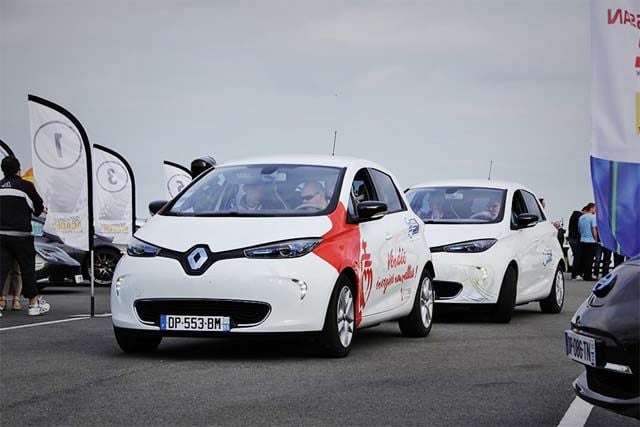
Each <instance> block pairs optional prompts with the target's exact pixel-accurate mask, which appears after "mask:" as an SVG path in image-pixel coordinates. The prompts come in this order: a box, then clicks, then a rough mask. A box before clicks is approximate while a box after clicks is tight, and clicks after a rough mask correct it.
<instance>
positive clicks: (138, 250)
mask: <svg viewBox="0 0 640 427" xmlns="http://www.w3.org/2000/svg"><path fill="white" fill-rule="evenodd" d="M159 252H160V248H159V247H157V246H153V245H152V244H150V243H147V242H143V241H142V240H139V239H136V238H135V237H132V238H131V241H129V245H128V246H127V255H129V256H139V257H154V256H156V255H158V253H159Z"/></svg>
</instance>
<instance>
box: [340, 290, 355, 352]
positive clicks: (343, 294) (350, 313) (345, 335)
mask: <svg viewBox="0 0 640 427" xmlns="http://www.w3.org/2000/svg"><path fill="white" fill-rule="evenodd" d="M336 311H337V316H338V337H339V338H340V343H341V344H342V345H343V347H349V345H350V344H351V339H352V338H353V327H354V319H355V316H354V306H353V294H352V293H351V289H349V287H348V286H344V287H343V288H342V290H340V296H339V297H338V307H337V310H336Z"/></svg>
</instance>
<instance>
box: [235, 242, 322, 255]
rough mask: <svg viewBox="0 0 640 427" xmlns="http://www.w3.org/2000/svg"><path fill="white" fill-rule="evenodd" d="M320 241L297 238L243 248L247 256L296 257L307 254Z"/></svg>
mask: <svg viewBox="0 0 640 427" xmlns="http://www.w3.org/2000/svg"><path fill="white" fill-rule="evenodd" d="M320 242H322V239H320V238H317V239H298V240H288V241H286V242H278V243H270V244H268V245H264V246H255V247H253V248H249V249H245V250H244V255H245V256H246V257H247V258H297V257H300V256H303V255H306V254H308V253H309V252H311V251H312V250H314V249H315V248H316V246H318V245H319V244H320Z"/></svg>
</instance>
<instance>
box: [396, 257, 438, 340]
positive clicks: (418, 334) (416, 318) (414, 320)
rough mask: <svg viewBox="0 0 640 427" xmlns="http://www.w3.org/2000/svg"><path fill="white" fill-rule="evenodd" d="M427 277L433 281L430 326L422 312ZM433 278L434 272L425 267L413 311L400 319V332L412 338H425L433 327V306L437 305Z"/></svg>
mask: <svg viewBox="0 0 640 427" xmlns="http://www.w3.org/2000/svg"><path fill="white" fill-rule="evenodd" d="M425 279H429V281H430V283H431V301H432V304H433V305H432V311H431V318H430V323H429V326H425V325H424V322H423V321H422V313H421V296H422V287H423V285H424V282H425ZM433 279H434V278H433V274H431V273H430V272H429V270H428V268H427V267H425V268H424V270H423V271H422V275H421V276H420V282H419V283H418V287H417V289H416V294H415V296H414V300H413V306H412V307H411V312H410V313H409V314H408V315H407V316H405V317H403V318H401V319H399V320H398V326H400V332H401V333H402V335H403V336H405V337H412V338H423V337H426V336H427V335H429V333H430V332H431V327H432V326H433V307H435V292H434V290H433Z"/></svg>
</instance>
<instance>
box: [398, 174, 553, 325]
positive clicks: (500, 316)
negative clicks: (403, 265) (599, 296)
mask: <svg viewBox="0 0 640 427" xmlns="http://www.w3.org/2000/svg"><path fill="white" fill-rule="evenodd" d="M406 196H407V199H408V200H409V203H410V205H411V207H412V208H413V210H414V211H415V212H416V213H417V214H418V215H419V216H420V218H421V219H422V220H423V222H424V223H425V224H426V228H425V232H426V237H427V239H428V241H429V244H430V245H431V252H432V254H433V263H434V267H435V269H436V271H437V275H438V277H437V280H436V281H435V282H434V289H435V293H436V303H442V304H491V305H493V317H494V319H495V320H496V321H499V322H509V321H510V320H511V314H512V312H513V308H514V306H515V305H519V304H526V303H529V302H533V301H539V302H540V307H541V309H542V311H544V312H548V313H559V312H560V311H561V310H562V306H563V304H564V275H563V271H564V270H565V264H564V258H563V253H562V248H561V247H560V243H559V241H558V238H557V230H556V228H555V227H554V226H553V225H552V224H551V223H550V222H549V221H548V220H547V218H546V216H545V214H544V212H543V210H542V208H541V206H540V204H539V203H538V199H537V198H536V196H535V195H534V194H533V192H532V191H531V190H529V189H527V188H526V187H523V186H522V185H519V184H516V183H510V182H497V181H486V180H467V181H444V182H429V183H424V184H419V185H415V186H413V187H411V188H410V189H409V190H407V192H406Z"/></svg>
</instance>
